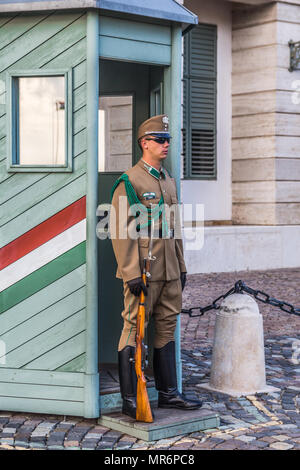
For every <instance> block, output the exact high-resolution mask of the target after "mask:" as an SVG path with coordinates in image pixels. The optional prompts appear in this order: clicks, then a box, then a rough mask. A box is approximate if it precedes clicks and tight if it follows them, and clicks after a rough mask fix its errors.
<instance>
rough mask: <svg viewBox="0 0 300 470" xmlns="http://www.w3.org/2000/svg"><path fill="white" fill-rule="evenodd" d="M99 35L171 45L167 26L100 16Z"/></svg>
mask: <svg viewBox="0 0 300 470" xmlns="http://www.w3.org/2000/svg"><path fill="white" fill-rule="evenodd" d="M99 22H100V36H110V37H115V38H123V39H131V40H132V41H143V42H150V43H156V44H164V45H168V46H170V45H171V28H170V27H169V26H163V25H156V24H151V23H141V22H139V21H131V20H124V19H120V18H110V17H107V16H100V17H99Z"/></svg>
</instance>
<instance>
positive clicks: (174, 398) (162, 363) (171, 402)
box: [153, 341, 202, 410]
mask: <svg viewBox="0 0 300 470" xmlns="http://www.w3.org/2000/svg"><path fill="white" fill-rule="evenodd" d="M153 369H154V378H155V387H156V389H157V390H158V407H159V408H180V409H184V410H195V409H198V408H200V407H201V405H202V402H201V401H198V400H189V399H188V398H186V397H185V396H184V395H183V394H181V393H179V391H178V389H177V377H176V360H175V342H174V341H170V342H169V343H167V344H166V345H165V346H164V347H162V348H160V349H154V351H153Z"/></svg>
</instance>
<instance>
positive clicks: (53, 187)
mask: <svg viewBox="0 0 300 470" xmlns="http://www.w3.org/2000/svg"><path fill="white" fill-rule="evenodd" d="M85 171H86V156H85V153H82V154H81V155H79V156H78V157H76V158H74V159H73V173H49V174H47V176H46V177H45V178H43V177H42V178H41V179H39V180H37V181H36V182H35V183H34V184H31V185H30V186H29V187H28V188H26V189H25V190H24V191H22V192H20V193H17V194H16V195H15V196H14V197H13V199H12V200H9V201H7V202H4V203H3V204H2V206H1V211H3V212H2V216H1V225H0V227H2V226H4V225H5V224H7V223H8V222H9V221H10V220H11V219H12V218H15V217H17V216H18V215H20V214H22V213H23V212H25V211H28V210H29V209H30V208H32V207H34V206H35V205H36V204H38V203H39V202H41V201H42V200H44V199H46V198H47V197H49V196H50V195H51V194H53V193H55V192H57V191H58V190H60V189H61V188H62V187H63V186H66V185H70V184H72V182H73V181H74V180H75V179H77V178H78V177H79V176H82V175H83V174H85ZM1 186H2V185H1Z"/></svg>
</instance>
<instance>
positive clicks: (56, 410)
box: [1, 395, 84, 416]
mask: <svg viewBox="0 0 300 470" xmlns="http://www.w3.org/2000/svg"><path fill="white" fill-rule="evenodd" d="M1 407H2V408H3V409H4V410H7V411H14V412H18V411H19V412H29V413H32V410H34V412H35V413H47V414H62V415H71V416H83V415H84V404H83V403H81V402H71V401H61V400H41V399H39V400H38V399H36V398H15V397H6V396H5V395H2V396H1Z"/></svg>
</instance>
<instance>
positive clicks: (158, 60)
mask: <svg viewBox="0 0 300 470" xmlns="http://www.w3.org/2000/svg"><path fill="white" fill-rule="evenodd" d="M99 47H100V57H101V58H108V59H118V60H126V61H132V62H142V63H150V64H154V65H170V64H171V47H170V46H166V45H164V44H152V43H149V42H142V41H131V40H128V39H119V38H111V37H106V36H100V46H99Z"/></svg>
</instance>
